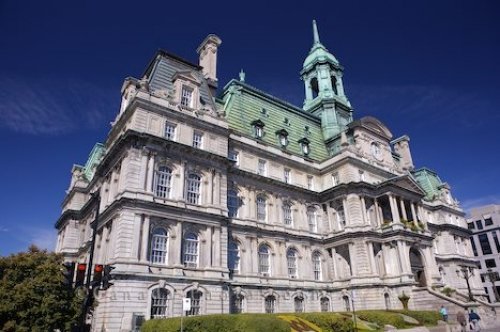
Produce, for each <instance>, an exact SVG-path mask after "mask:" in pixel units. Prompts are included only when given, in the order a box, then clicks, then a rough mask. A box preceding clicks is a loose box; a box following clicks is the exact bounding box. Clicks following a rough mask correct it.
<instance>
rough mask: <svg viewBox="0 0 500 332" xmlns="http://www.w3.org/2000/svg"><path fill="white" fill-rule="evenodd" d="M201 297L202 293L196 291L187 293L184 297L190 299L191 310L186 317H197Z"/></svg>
mask: <svg viewBox="0 0 500 332" xmlns="http://www.w3.org/2000/svg"><path fill="white" fill-rule="evenodd" d="M202 296H203V293H202V292H200V291H198V290H192V291H189V292H187V294H186V297H187V298H190V299H191V310H189V311H188V312H187V315H188V316H197V315H199V314H200V312H201V311H200V308H201V297H202Z"/></svg>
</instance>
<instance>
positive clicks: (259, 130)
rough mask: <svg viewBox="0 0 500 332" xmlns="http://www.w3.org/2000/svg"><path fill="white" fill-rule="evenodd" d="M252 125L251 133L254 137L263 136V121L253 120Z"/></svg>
mask: <svg viewBox="0 0 500 332" xmlns="http://www.w3.org/2000/svg"><path fill="white" fill-rule="evenodd" d="M252 126H253V133H254V136H255V138H259V139H260V138H262V137H264V122H262V121H260V120H255V121H253V122H252Z"/></svg>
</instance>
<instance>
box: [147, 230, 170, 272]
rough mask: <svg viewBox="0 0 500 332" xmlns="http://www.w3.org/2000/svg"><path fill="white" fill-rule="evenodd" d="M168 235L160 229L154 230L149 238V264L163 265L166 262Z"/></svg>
mask: <svg viewBox="0 0 500 332" xmlns="http://www.w3.org/2000/svg"><path fill="white" fill-rule="evenodd" d="M167 243H168V234H167V232H166V231H165V230H163V229H162V228H159V229H156V230H155V231H154V233H153V236H152V237H151V253H150V256H151V263H157V264H165V263H166V262H167Z"/></svg>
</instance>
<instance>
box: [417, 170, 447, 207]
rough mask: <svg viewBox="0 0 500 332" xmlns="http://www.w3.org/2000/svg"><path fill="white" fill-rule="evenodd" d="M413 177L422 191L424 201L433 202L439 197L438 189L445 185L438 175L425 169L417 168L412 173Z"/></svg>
mask: <svg viewBox="0 0 500 332" xmlns="http://www.w3.org/2000/svg"><path fill="white" fill-rule="evenodd" d="M412 175H413V177H414V178H415V179H416V180H417V182H418V184H419V185H420V186H421V187H422V188H423V189H424V191H425V193H426V195H425V197H424V198H425V199H426V200H433V199H434V198H435V197H437V196H438V195H439V189H440V188H441V187H442V186H443V185H445V184H444V183H443V182H442V181H441V179H440V178H439V176H438V174H437V173H436V172H434V171H433V170H430V169H429V168H427V167H422V168H419V169H417V170H415V171H413V172H412Z"/></svg>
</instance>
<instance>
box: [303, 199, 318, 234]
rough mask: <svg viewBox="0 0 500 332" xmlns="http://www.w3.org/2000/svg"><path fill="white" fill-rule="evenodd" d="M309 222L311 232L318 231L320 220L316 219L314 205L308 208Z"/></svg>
mask: <svg viewBox="0 0 500 332" xmlns="http://www.w3.org/2000/svg"><path fill="white" fill-rule="evenodd" d="M306 214H307V224H308V225H309V230H310V231H311V232H315V233H316V232H317V231H318V222H317V220H316V209H315V208H314V207H312V206H310V207H308V208H307V213H306Z"/></svg>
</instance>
